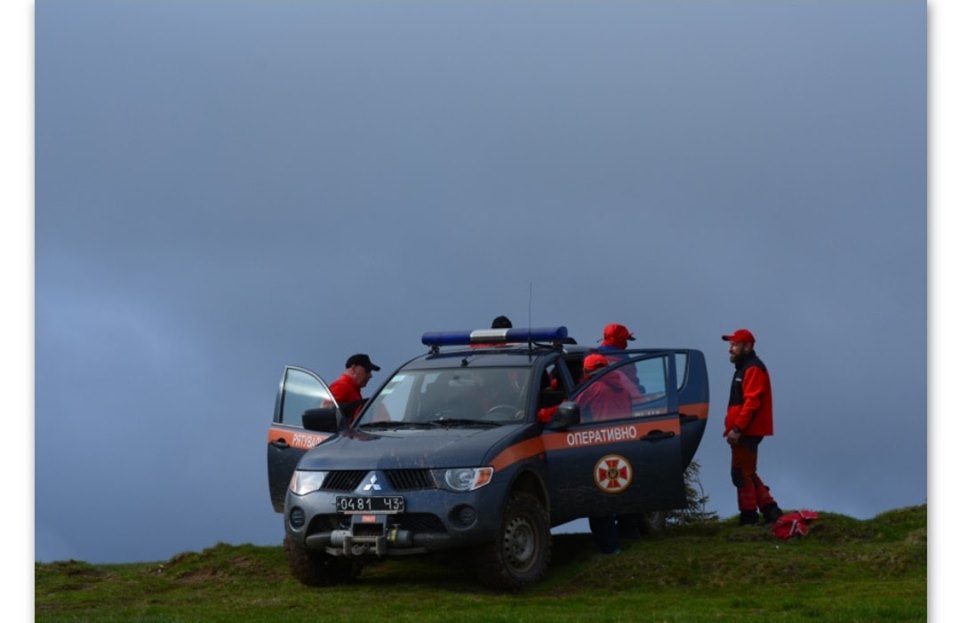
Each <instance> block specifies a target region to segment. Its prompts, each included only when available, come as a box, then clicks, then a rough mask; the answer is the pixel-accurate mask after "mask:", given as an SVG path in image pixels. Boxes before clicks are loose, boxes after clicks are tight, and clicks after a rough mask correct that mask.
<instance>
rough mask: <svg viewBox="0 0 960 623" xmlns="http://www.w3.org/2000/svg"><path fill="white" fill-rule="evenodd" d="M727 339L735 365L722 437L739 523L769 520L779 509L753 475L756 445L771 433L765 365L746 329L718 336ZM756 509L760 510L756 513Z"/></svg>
mask: <svg viewBox="0 0 960 623" xmlns="http://www.w3.org/2000/svg"><path fill="white" fill-rule="evenodd" d="M721 338H722V339H723V340H724V341H725V342H730V347H729V349H728V352H729V353H730V361H731V362H732V363H733V365H734V366H735V367H736V370H735V371H734V374H733V382H732V383H731V385H730V402H729V403H728V405H727V416H726V418H725V420H724V424H723V436H724V438H725V439H726V440H727V443H728V444H730V449H731V453H732V460H731V462H730V475H731V477H732V478H733V485H734V486H735V487H736V488H737V506H738V508H739V510H740V525H741V526H744V525H752V524H756V523H758V522H759V521H760V513H763V519H764V523H768V524H769V523H773V522H774V521H776V520H777V519H778V518H779V517H780V515H782V514H783V512H782V511H781V510H780V507H779V506H777V502H776V500H774V499H773V496H772V495H770V488H769V487H767V486H766V485H765V484H763V481H762V480H760V476H759V475H758V474H757V448H758V447H759V445H760V442H761V441H763V438H764V437H766V436H769V435H772V434H773V392H772V390H771V387H770V375H769V374H767V367H766V366H765V365H764V364H763V362H762V361H760V358H759V357H757V354H756V353H755V352H754V350H753V345H754V344H755V343H756V340H755V339H754V337H753V333H751V332H750V331H748V330H747V329H737V330H736V331H734V332H733V333H732V334H730V335H724V336H721ZM758 509H759V511H760V513H758V512H757V510H758Z"/></svg>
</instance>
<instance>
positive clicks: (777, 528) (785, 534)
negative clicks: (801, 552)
mask: <svg viewBox="0 0 960 623" xmlns="http://www.w3.org/2000/svg"><path fill="white" fill-rule="evenodd" d="M818 517H819V515H818V514H817V513H816V512H815V511H808V510H802V511H796V512H793V513H786V514H785V515H781V516H780V518H779V519H777V521H776V522H774V524H773V535H774V536H775V537H777V538H778V539H781V540H783V541H786V540H787V539H790V538H793V537H795V536H806V535H807V532H809V531H810V525H809V524H810V522H811V521H813V520H815V519H817V518H818Z"/></svg>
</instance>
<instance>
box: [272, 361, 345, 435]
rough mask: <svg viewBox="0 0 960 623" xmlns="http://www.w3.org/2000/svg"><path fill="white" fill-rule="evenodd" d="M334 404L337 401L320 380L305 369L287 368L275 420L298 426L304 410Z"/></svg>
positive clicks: (333, 405)
mask: <svg viewBox="0 0 960 623" xmlns="http://www.w3.org/2000/svg"><path fill="white" fill-rule="evenodd" d="M335 406H337V403H336V401H335V400H334V399H333V395H332V394H331V393H330V390H329V389H328V388H327V386H326V384H325V383H324V382H323V381H322V380H320V379H319V378H318V377H316V376H314V375H313V374H311V373H310V372H307V371H306V370H301V369H298V368H288V369H287V373H286V376H285V378H284V383H283V393H282V396H281V399H280V409H279V413H278V414H277V417H276V418H275V421H277V422H279V423H281V424H293V425H295V426H300V425H301V423H302V420H303V412H304V411H306V410H308V409H316V408H317V407H335Z"/></svg>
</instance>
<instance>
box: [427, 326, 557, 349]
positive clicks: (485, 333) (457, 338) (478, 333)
mask: <svg viewBox="0 0 960 623" xmlns="http://www.w3.org/2000/svg"><path fill="white" fill-rule="evenodd" d="M566 337H567V328H566V327H538V328H532V329H475V330H473V331H427V332H426V333H424V334H423V337H422V338H421V339H420V341H421V342H423V344H425V345H426V346H433V347H437V346H466V345H468V344H513V343H521V342H556V341H560V340H563V339H565V338H566Z"/></svg>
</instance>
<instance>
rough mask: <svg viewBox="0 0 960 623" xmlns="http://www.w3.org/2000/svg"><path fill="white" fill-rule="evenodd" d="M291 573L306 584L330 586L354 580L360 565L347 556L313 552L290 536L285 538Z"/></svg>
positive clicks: (284, 549)
mask: <svg viewBox="0 0 960 623" xmlns="http://www.w3.org/2000/svg"><path fill="white" fill-rule="evenodd" d="M283 551H284V552H285V553H286V554H287V564H288V565H289V566H290V573H292V574H293V577H295V578H297V579H298V580H300V583H301V584H304V585H306V586H330V585H331V584H343V583H346V582H352V581H354V580H355V579H356V578H357V575H358V574H359V573H360V565H359V564H358V563H356V562H355V561H353V560H350V559H347V558H338V557H336V556H330V555H329V554H322V553H319V552H311V551H310V550H308V549H306V548H305V547H303V546H302V545H300V544H299V543H297V542H296V541H295V540H293V539H292V538H290V536H289V535H288V536H285V537H284V538H283Z"/></svg>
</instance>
